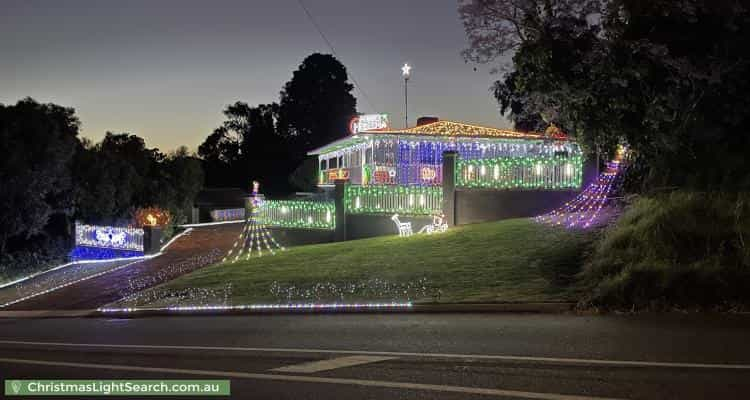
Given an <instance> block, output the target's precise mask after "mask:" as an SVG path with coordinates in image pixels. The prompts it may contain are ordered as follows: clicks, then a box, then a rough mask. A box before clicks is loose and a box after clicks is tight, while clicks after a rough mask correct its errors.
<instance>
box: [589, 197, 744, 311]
mask: <svg viewBox="0 0 750 400" xmlns="http://www.w3.org/2000/svg"><path fill="white" fill-rule="evenodd" d="M748 240H750V195H749V194H748V193H740V194H738V193H695V192H679V191H678V192H673V193H669V194H662V195H656V196H651V197H641V198H638V199H636V200H635V201H634V202H633V203H632V204H631V206H629V207H628V209H626V211H625V212H624V213H623V215H622V216H621V217H620V218H619V219H618V221H617V222H616V223H615V224H614V225H613V226H612V227H610V228H609V229H608V230H606V231H605V233H604V235H603V237H602V238H601V240H600V241H599V242H598V243H597V245H596V246H595V249H594V252H593V254H592V255H591V257H590V258H589V261H588V262H587V263H586V265H585V266H584V269H583V271H582V273H581V278H582V282H583V284H584V286H585V287H586V288H587V293H588V294H587V295H586V296H585V298H584V299H583V300H582V306H597V307H603V308H630V309H660V308H666V307H679V308H715V307H721V308H728V307H732V306H736V305H741V304H742V305H747V304H750V248H748V244H750V243H748Z"/></svg>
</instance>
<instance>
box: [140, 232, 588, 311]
mask: <svg viewBox="0 0 750 400" xmlns="http://www.w3.org/2000/svg"><path fill="white" fill-rule="evenodd" d="M590 242H591V234H590V233H583V232H575V231H566V230H564V229H559V228H551V227H548V226H545V225H540V224H537V223H535V222H534V221H532V220H529V219H514V220H505V221H499V222H493V223H485V224H476V225H467V226H461V227H457V228H452V229H450V230H449V231H448V232H446V233H442V234H435V235H415V236H412V237H408V238H400V237H398V236H388V237H378V238H372V239H364V240H356V241H348V242H339V243H330V244H320V245H309V246H300V247H295V248H290V249H287V251H284V252H278V253H277V254H276V255H274V256H270V255H264V256H263V257H259V258H251V259H250V260H247V261H238V262H236V263H234V264H231V263H226V264H217V265H213V266H210V267H206V268H203V269H200V270H198V271H195V272H193V273H191V274H188V275H185V276H183V277H180V278H178V279H176V280H174V281H171V282H168V283H167V284H165V285H162V286H160V287H158V288H156V289H154V290H155V291H157V292H160V293H177V292H180V291H182V292H183V293H184V292H187V291H189V289H190V288H193V289H194V288H200V289H217V290H220V289H221V288H224V287H226V285H227V284H228V283H231V287H232V288H231V295H230V296H229V301H230V302H231V303H232V304H235V305H236V304H250V303H260V302H264V303H265V302H272V303H276V302H288V301H294V302H297V301H300V302H302V301H339V302H342V301H343V302H352V301H397V300H398V301H403V300H407V299H408V300H412V301H427V302H431V301H439V302H494V301H564V300H576V299H577V292H576V290H575V289H574V288H573V287H572V286H571V285H570V281H571V279H570V278H571V277H572V275H573V274H575V273H577V272H578V271H579V270H580V266H581V264H582V257H583V253H584V251H585V249H586V248H587V246H588V245H589V244H590ZM331 288H334V289H331ZM152 294H153V293H152ZM164 297H168V296H159V295H156V296H151V298H162V300H161V301H157V302H156V303H152V305H157V304H158V303H160V302H161V303H162V304H164V303H163V302H164V301H165V299H164ZM173 300H174V299H173Z"/></svg>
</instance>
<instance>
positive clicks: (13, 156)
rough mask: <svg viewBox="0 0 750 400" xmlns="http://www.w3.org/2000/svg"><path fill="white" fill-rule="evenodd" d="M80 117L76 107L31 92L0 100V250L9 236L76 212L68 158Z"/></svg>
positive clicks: (31, 231) (26, 234) (29, 232)
mask: <svg viewBox="0 0 750 400" xmlns="http://www.w3.org/2000/svg"><path fill="white" fill-rule="evenodd" d="M78 126H79V121H78V118H77V117H76V116H75V111H74V110H73V109H72V108H64V107H60V106H58V105H55V104H39V103H37V102H36V101H34V100H32V99H30V98H27V99H24V100H21V101H19V102H18V103H16V104H15V105H13V106H3V105H2V104H0V148H2V149H3V155H2V157H0V188H1V189H0V254H3V253H5V252H6V250H7V244H8V241H9V240H10V239H11V238H21V239H24V238H25V239H28V238H29V237H31V236H33V235H36V234H39V233H42V231H43V229H44V228H45V226H46V225H47V223H48V221H49V220H50V217H51V216H53V215H55V214H62V215H69V214H70V213H71V212H72V191H71V177H70V162H71V160H72V157H73V154H74V153H75V151H76V146H77V144H78V139H77V136H78Z"/></svg>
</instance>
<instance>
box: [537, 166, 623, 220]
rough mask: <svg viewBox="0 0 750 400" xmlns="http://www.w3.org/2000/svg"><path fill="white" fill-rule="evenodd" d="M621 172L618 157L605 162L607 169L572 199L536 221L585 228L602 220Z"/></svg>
mask: <svg viewBox="0 0 750 400" xmlns="http://www.w3.org/2000/svg"><path fill="white" fill-rule="evenodd" d="M621 172H622V166H621V164H620V157H618V158H616V159H615V160H614V161H611V162H609V163H607V169H606V170H605V171H604V172H602V173H601V174H599V176H598V177H597V179H596V181H594V183H592V184H590V185H589V186H587V187H586V189H584V190H583V192H581V193H580V194H579V195H578V196H576V197H575V198H574V199H573V200H571V201H568V202H566V203H565V204H563V205H562V207H559V208H557V209H555V210H553V211H550V212H549V213H547V214H544V215H540V216H538V217H536V221H537V222H540V223H545V224H549V225H559V226H565V227H566V228H584V229H586V228H590V227H592V226H596V225H598V224H599V223H601V222H602V221H601V219H602V210H603V209H604V208H605V206H606V205H608V203H609V200H610V194H611V192H612V189H613V188H614V187H615V186H616V185H617V183H619V180H620V179H619V178H620V177H621V175H622V174H621Z"/></svg>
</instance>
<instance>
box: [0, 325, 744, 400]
mask: <svg viewBox="0 0 750 400" xmlns="http://www.w3.org/2000/svg"><path fill="white" fill-rule="evenodd" d="M749 333H750V315H674V314H670V315H645V316H637V317H634V316H590V317H589V316H567V315H535V314H366V315H351V314H345V315H341V314H338V315H271V316H225V317H221V316H220V317H188V316H180V317H153V318H138V319H105V318H84V319H72V318H71V319H14V320H10V319H6V320H0V376H2V378H3V379H13V378H19V379H29V378H48V379H49V378H61V379H118V378H120V379H122V378H132V379H180V378H184V379H191V378H192V379H201V378H205V379H230V380H231V382H232V388H231V389H232V394H233V397H234V398H259V399H266V398H273V399H295V400H297V399H479V398H483V399H486V398H531V399H554V400H562V399H574V398H594V399H598V398H631V399H705V398H714V399H746V398H748V396H749V394H748V393H750V344H749V343H748V338H750V335H749ZM321 361H323V362H322V363H321ZM308 363H312V364H308ZM357 363H359V364H357ZM349 364H357V365H349ZM347 365H348V366H347ZM566 396H569V397H566Z"/></svg>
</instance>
